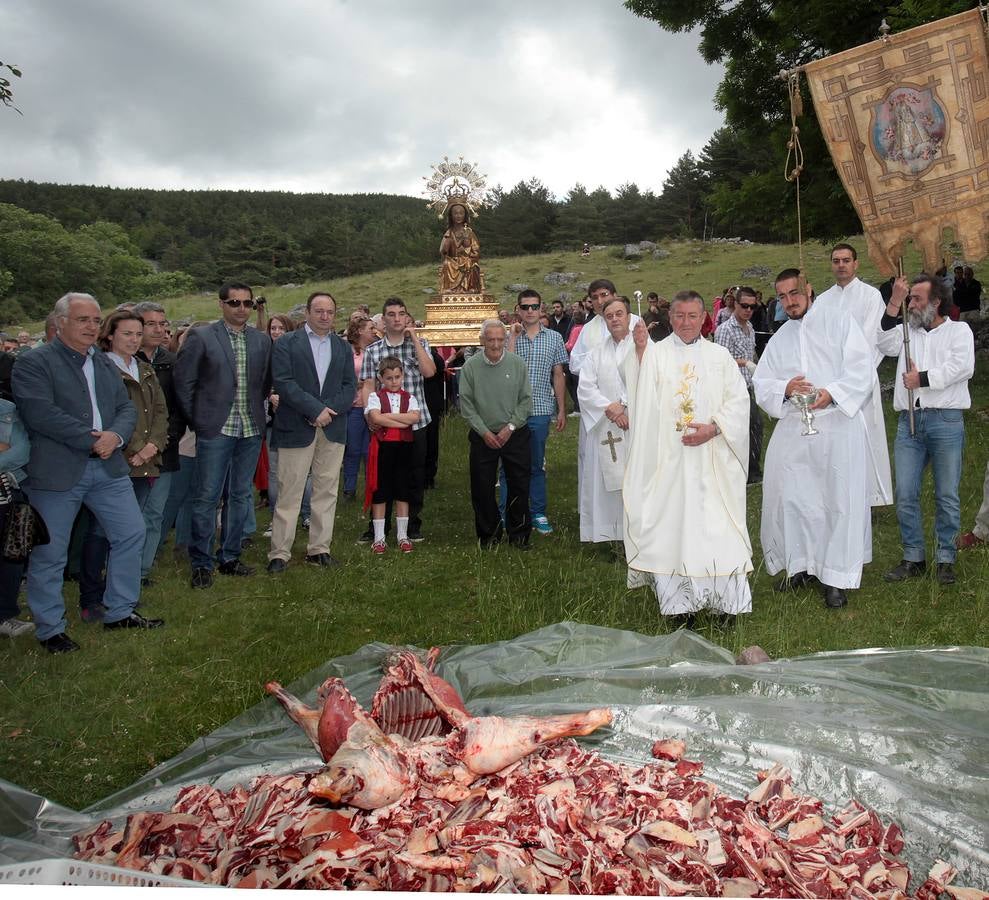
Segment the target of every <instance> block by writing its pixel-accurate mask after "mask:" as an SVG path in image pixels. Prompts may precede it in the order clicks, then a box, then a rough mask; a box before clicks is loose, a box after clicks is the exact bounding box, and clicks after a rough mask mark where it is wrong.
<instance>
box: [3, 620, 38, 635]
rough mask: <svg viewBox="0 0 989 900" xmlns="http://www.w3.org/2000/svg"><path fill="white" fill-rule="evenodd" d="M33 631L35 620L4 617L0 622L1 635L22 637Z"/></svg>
mask: <svg viewBox="0 0 989 900" xmlns="http://www.w3.org/2000/svg"><path fill="white" fill-rule="evenodd" d="M33 631H34V622H25V621H24V620H23V619H4V620H3V621H2V622H0V635H4V636H5V637H12V638H15V637H20V636H21V635H22V634H31V632H33Z"/></svg>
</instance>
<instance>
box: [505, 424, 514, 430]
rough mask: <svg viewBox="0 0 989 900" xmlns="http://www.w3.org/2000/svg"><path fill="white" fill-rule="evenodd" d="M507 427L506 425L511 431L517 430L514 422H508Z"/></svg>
mask: <svg viewBox="0 0 989 900" xmlns="http://www.w3.org/2000/svg"><path fill="white" fill-rule="evenodd" d="M505 427H506V428H507V429H508V430H509V431H515V426H514V425H513V424H512V423H511V422H509V423H508V424H507V425H506V426H505Z"/></svg>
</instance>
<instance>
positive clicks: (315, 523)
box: [268, 428, 344, 562]
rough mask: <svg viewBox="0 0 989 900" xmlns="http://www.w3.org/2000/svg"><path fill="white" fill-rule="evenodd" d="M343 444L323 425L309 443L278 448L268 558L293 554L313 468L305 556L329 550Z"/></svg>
mask: <svg viewBox="0 0 989 900" xmlns="http://www.w3.org/2000/svg"><path fill="white" fill-rule="evenodd" d="M343 451H344V445H343V444H337V443H334V442H332V441H328V440H327V439H326V435H324V434H323V429H322V428H317V429H316V440H314V441H313V442H312V443H311V444H310V445H309V446H308V447H279V448H278V472H277V477H278V500H277V502H276V505H275V513H274V515H273V516H272V519H271V551H270V552H269V553H268V559H269V560H272V559H283V560H285V561H286V562H288V560H289V559H291V557H292V544H293V542H294V541H295V526H296V523H297V522H298V521H299V509H300V507H301V506H302V492H303V490H304V489H305V486H306V477H307V476H308V474H309V470H310V468H311V469H312V517H311V519H310V522H309V542H308V544H307V546H306V556H313V555H315V554H317V553H329V552H330V542H331V541H332V540H333V520H334V518H335V517H336V511H337V488H338V487H339V484H340V466H341V465H342V464H343Z"/></svg>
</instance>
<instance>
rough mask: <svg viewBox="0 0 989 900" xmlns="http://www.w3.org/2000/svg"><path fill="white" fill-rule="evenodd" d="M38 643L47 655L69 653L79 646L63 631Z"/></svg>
mask: <svg viewBox="0 0 989 900" xmlns="http://www.w3.org/2000/svg"><path fill="white" fill-rule="evenodd" d="M38 643H39V644H41V646H42V647H44V648H45V649H46V650H47V651H48V652H49V653H71V652H72V651H73V650H78V649H79V645H78V644H77V643H76V642H75V641H74V640H72V638H70V637H69V636H68V635H67V634H66V633H65V632H64V631H63V632H62V633H61V634H56V635H55V636H54V637H50V638H45V639H44V640H43V641H38Z"/></svg>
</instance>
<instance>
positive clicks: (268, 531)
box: [264, 525, 271, 538]
mask: <svg viewBox="0 0 989 900" xmlns="http://www.w3.org/2000/svg"><path fill="white" fill-rule="evenodd" d="M264 536H265V537H266V538H270V537H271V526H270V525H269V526H268V527H267V528H265V530H264Z"/></svg>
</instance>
